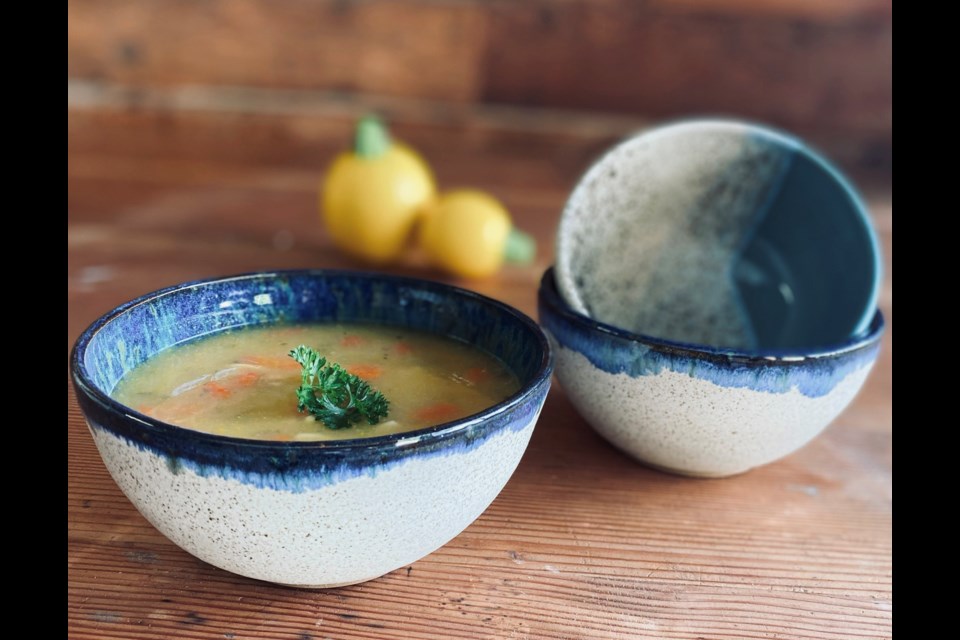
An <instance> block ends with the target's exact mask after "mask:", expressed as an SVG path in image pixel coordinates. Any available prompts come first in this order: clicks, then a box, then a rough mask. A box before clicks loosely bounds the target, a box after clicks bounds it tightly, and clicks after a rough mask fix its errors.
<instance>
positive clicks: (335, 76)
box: [67, 0, 486, 101]
mask: <svg viewBox="0 0 960 640" xmlns="http://www.w3.org/2000/svg"><path fill="white" fill-rule="evenodd" d="M67 7H68V13H67V25H68V31H67V46H68V49H69V55H68V57H67V69H68V73H69V74H70V75H71V76H75V77H86V78H100V79H109V80H111V81H115V82H122V83H134V84H205V83H214V84H227V85H241V86H243V85H254V86H277V87H302V88H317V87H324V88H327V89H335V90H337V91H344V92H349V91H359V92H364V91H371V92H375V93H384V94H393V95H413V96H419V97H423V98H430V99H444V100H458V101H466V100H470V99H472V98H473V97H474V96H476V95H477V93H478V91H479V88H478V87H477V80H478V77H477V74H476V72H475V69H476V68H477V67H478V66H479V63H480V60H481V58H482V55H483V51H484V47H485V44H486V41H485V35H486V33H485V24H486V18H485V16H484V14H483V12H482V11H480V10H479V8H478V7H475V6H473V5H471V4H469V3H449V4H444V3H437V2H429V1H422V0H421V1H417V2H407V3H395V2H353V1H349V0H348V1H329V2H303V1H300V0H295V1H289V0H284V1H280V2H276V1H268V0H229V1H226V0H203V1H201V2H192V1H189V0H174V1H168V0H163V1H147V2H136V3H130V2H122V1H117V0H77V1H74V2H69V3H68V5H67Z"/></svg>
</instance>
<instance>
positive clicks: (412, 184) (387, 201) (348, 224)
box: [320, 116, 437, 263]
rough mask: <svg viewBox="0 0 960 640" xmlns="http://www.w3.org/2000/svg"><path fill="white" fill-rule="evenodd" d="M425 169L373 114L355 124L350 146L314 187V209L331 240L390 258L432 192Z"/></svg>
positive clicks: (363, 254) (367, 255) (381, 259)
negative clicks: (316, 193) (317, 191)
mask: <svg viewBox="0 0 960 640" xmlns="http://www.w3.org/2000/svg"><path fill="white" fill-rule="evenodd" d="M436 192H437V188H436V183H435V181H434V178H433V173H432V172H431V171H430V167H429V166H427V163H426V162H425V161H424V160H423V158H421V157H420V155H419V154H417V152H415V151H414V150H413V149H411V148H410V147H408V146H406V145H404V144H402V143H399V142H395V141H392V140H391V139H390V136H389V133H388V132H387V130H386V128H385V127H384V126H383V124H382V123H381V122H380V121H379V120H378V119H377V118H375V117H373V116H366V117H364V118H362V119H361V120H360V121H359V122H358V123H357V131H356V139H355V146H354V149H353V150H352V151H345V152H343V153H341V154H340V155H339V156H337V157H336V158H335V159H334V161H333V164H332V165H331V166H330V169H329V170H328V171H327V174H326V177H325V178H324V180H323V184H322V186H321V190H320V210H321V215H322V218H323V221H324V224H325V225H326V227H327V230H328V231H329V233H330V236H331V237H332V239H333V241H334V243H335V244H336V245H337V246H338V247H340V248H341V249H343V250H344V251H346V252H348V253H350V254H352V255H354V256H357V257H359V258H363V259H366V260H369V261H371V262H374V263H385V262H390V261H392V260H394V259H396V258H397V257H398V256H399V255H400V253H401V251H402V250H403V247H404V244H405V243H406V240H407V238H408V237H409V235H410V233H411V231H412V229H413V226H414V223H415V222H416V219H417V216H418V215H419V214H420V212H421V210H422V207H423V206H424V205H425V204H426V203H427V202H429V201H430V200H431V199H433V198H434V197H435V196H436Z"/></svg>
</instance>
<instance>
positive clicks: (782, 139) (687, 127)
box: [553, 116, 884, 353]
mask: <svg viewBox="0 0 960 640" xmlns="http://www.w3.org/2000/svg"><path fill="white" fill-rule="evenodd" d="M703 131H707V132H720V133H724V134H731V135H740V134H744V133H746V134H749V135H754V136H757V137H761V138H765V139H767V140H772V141H774V142H776V143H777V144H779V145H780V146H782V147H784V148H786V149H791V150H793V152H795V153H802V154H804V155H805V156H806V157H807V158H809V159H810V160H811V161H813V162H814V163H815V164H816V165H817V166H818V167H819V168H820V169H821V170H823V171H824V173H826V174H827V175H828V176H829V177H830V178H831V179H832V180H833V181H834V182H835V183H836V184H837V185H839V186H840V188H841V189H842V190H843V192H844V194H845V195H846V196H847V198H848V199H849V200H850V203H851V204H852V208H853V209H854V210H855V212H856V216H855V220H856V221H857V222H858V223H859V225H860V227H861V229H862V231H863V232H864V234H865V235H866V239H867V245H868V246H869V249H870V254H871V255H870V257H871V260H870V263H871V264H870V266H871V271H872V279H871V282H870V295H869V298H868V303H867V304H866V305H865V306H864V308H863V310H862V312H861V313H860V315H859V316H858V317H857V321H856V323H855V325H854V329H853V332H854V334H855V335H860V334H861V333H864V332H867V333H870V332H872V331H873V329H874V322H875V319H876V318H875V314H874V313H872V312H871V309H877V308H879V302H878V301H879V299H880V292H881V290H882V288H883V278H884V263H883V250H882V249H881V246H880V239H879V235H878V234H877V230H876V228H875V227H874V224H873V220H872V218H871V216H870V208H869V207H868V206H867V204H866V201H865V200H864V198H863V196H862V195H861V194H860V192H859V190H858V189H857V188H856V187H855V186H854V184H853V181H852V180H851V179H850V178H848V177H847V176H846V175H844V174H843V172H841V171H840V169H839V168H838V167H837V166H836V165H835V164H834V163H833V162H832V161H831V160H829V159H828V158H827V156H826V155H824V154H823V153H822V152H820V151H819V150H818V149H817V148H816V147H814V146H812V145H811V144H810V143H808V142H806V141H805V140H803V139H801V138H799V137H797V136H796V135H793V134H791V133H789V132H787V131H785V130H783V129H779V128H777V127H775V126H772V125H769V124H766V123H762V122H758V121H750V120H745V119H739V118H732V117H722V116H692V117H683V118H678V119H674V120H668V121H665V122H663V123H660V124H655V125H653V126H651V127H646V128H642V129H639V130H637V131H634V132H633V133H630V134H628V135H627V136H626V137H624V138H622V139H621V140H619V141H618V142H616V143H614V144H613V145H612V146H610V147H608V148H607V149H605V150H604V151H603V152H601V154H600V155H599V156H597V157H596V158H594V159H593V161H591V163H590V166H589V167H588V168H587V169H586V170H585V171H584V172H583V173H582V174H581V175H580V176H579V177H578V178H577V181H576V184H575V186H574V187H573V189H572V190H571V191H570V194H569V195H568V196H567V199H566V201H565V202H564V204H563V208H562V209H561V213H560V218H559V220H558V221H557V233H556V238H555V241H554V245H555V246H554V252H555V254H556V257H557V259H556V262H560V261H561V259H562V257H563V256H565V255H567V254H566V253H564V251H563V249H564V247H563V246H561V244H562V243H561V238H563V237H564V235H565V234H563V233H561V229H562V228H563V227H564V226H565V225H569V224H571V222H570V221H571V219H572V217H573V213H572V210H573V206H574V202H575V201H577V200H579V199H582V197H583V194H584V193H585V192H586V191H587V190H588V189H589V188H590V186H591V185H592V184H593V182H594V181H595V180H596V179H597V176H599V175H600V174H601V173H603V172H604V171H605V170H606V169H607V167H606V166H605V164H604V163H606V162H607V161H608V160H609V159H610V158H611V157H613V155H614V154H616V153H618V152H620V151H621V150H622V149H626V148H629V147H632V146H635V145H637V144H641V143H643V144H646V143H649V142H650V141H652V140H657V139H659V138H663V137H669V136H673V135H677V134H680V135H683V134H689V133H691V132H693V133H696V132H703ZM553 266H554V267H555V266H556V263H555V264H554V265H553ZM574 293H575V294H576V296H577V298H578V300H577V303H578V304H580V305H581V306H583V307H584V308H586V305H585V304H584V301H583V299H582V296H581V295H580V292H579V291H578V290H575V291H574ZM678 344H683V343H678ZM693 346H697V345H695V344H694V345H693ZM758 353H759V352H758Z"/></svg>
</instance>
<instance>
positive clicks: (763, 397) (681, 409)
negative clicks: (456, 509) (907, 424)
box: [539, 269, 883, 477]
mask: <svg viewBox="0 0 960 640" xmlns="http://www.w3.org/2000/svg"><path fill="white" fill-rule="evenodd" d="M539 313H540V322H541V324H542V325H543V327H544V329H545V331H546V332H547V335H548V337H549V338H550V341H551V345H552V349H553V352H554V357H555V360H556V376H557V380H558V381H559V382H560V384H561V385H562V386H563V388H564V391H565V392H566V394H567V395H568V397H569V398H570V400H571V402H572V403H573V404H574V406H575V407H576V408H577V410H578V411H579V412H580V414H581V415H582V416H583V417H584V418H585V419H586V420H587V422H588V423H589V424H590V425H591V426H592V427H593V428H594V429H595V430H596V431H597V432H598V433H599V434H600V435H601V436H603V437H604V438H605V439H607V440H608V441H609V442H611V443H612V444H613V445H615V446H616V447H618V448H619V449H621V450H622V451H624V452H626V453H627V454H629V455H631V456H632V457H634V458H636V459H637V460H639V461H641V462H643V463H644V464H647V465H650V466H653V467H656V468H658V469H661V470H664V471H670V472H673V473H678V474H683V475H690V476H703V477H722V476H729V475H734V474H738V473H742V472H744V471H748V470H749V469H752V468H754V467H756V466H759V465H763V464H767V463H769V462H773V461H774V460H778V459H780V458H782V457H784V456H786V455H788V454H790V453H792V452H794V451H796V450H797V449H799V448H800V447H802V446H804V445H805V444H807V443H808V442H810V441H811V440H812V439H813V438H814V437H816V436H817V434H819V433H820V432H821V431H823V430H824V429H825V428H826V427H827V425H829V424H830V422H832V421H833V420H834V418H836V417H837V416H838V415H839V414H840V413H841V412H842V411H843V410H844V408H845V407H846V406H847V405H848V404H849V403H850V401H851V400H852V399H853V397H854V396H855V395H856V393H857V392H858V391H859V390H860V388H861V387H862V386H863V383H864V381H865V380H866V378H867V375H868V373H869V372H870V370H871V368H872V366H873V363H874V362H875V360H876V357H877V353H878V350H879V340H880V336H881V334H882V332H883V319H882V316H881V315H880V313H879V311H878V312H877V313H876V314H875V316H874V320H873V323H872V325H871V327H870V329H869V331H868V333H867V334H864V335H862V336H859V337H858V338H856V339H852V340H850V341H849V342H847V343H845V344H842V345H838V346H837V347H836V348H833V349H825V350H823V351H821V352H818V353H811V354H808V355H805V356H801V355H796V354H795V355H788V354H780V355H776V356H775V355H772V354H767V355H758V354H753V355H751V354H746V353H735V352H729V351H728V352H725V351H721V350H716V349H711V348H708V347H702V348H698V347H695V346H692V345H687V344H680V343H672V342H669V341H664V340H659V339H655V338H650V337H648V336H643V335H639V334H632V333H630V332H626V331H623V330H620V329H618V328H615V327H611V326H609V325H604V324H602V323H598V322H595V321H594V320H592V319H590V318H588V317H586V316H584V315H583V314H580V313H578V312H576V311H574V310H573V309H571V308H570V307H569V305H567V304H566V302H565V301H564V300H562V299H561V297H560V295H559V293H558V291H557V288H556V284H555V282H554V279H553V270H552V269H551V270H548V271H547V273H546V274H545V275H544V278H543V281H542V282H541V285H540V296H539Z"/></svg>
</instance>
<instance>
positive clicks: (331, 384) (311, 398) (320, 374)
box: [290, 345, 390, 429]
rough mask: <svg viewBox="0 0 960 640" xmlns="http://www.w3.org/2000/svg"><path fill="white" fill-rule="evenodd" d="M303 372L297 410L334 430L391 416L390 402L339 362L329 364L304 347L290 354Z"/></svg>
mask: <svg viewBox="0 0 960 640" xmlns="http://www.w3.org/2000/svg"><path fill="white" fill-rule="evenodd" d="M290 357H291V358H293V359H294V360H296V361H297V362H298V363H299V364H300V366H301V367H303V371H302V372H301V381H300V386H299V387H297V409H299V410H300V412H301V413H302V412H303V411H304V410H307V411H309V412H310V413H311V414H313V417H314V418H316V419H317V420H319V421H320V422H322V423H323V424H325V425H326V426H327V427H328V428H330V429H347V428H349V427H352V426H353V425H355V424H356V423H358V422H360V420H366V421H367V422H368V423H370V424H377V423H378V422H379V421H380V420H381V419H382V418H385V417H386V416H387V411H389V409H390V402H389V401H388V400H387V399H386V398H384V397H383V394H382V393H380V392H379V391H377V390H376V389H374V388H372V387H371V386H370V385H369V384H367V383H366V382H365V381H363V380H362V379H361V378H359V377H357V376H355V375H353V374H352V373H349V372H347V371H346V370H345V369H344V368H343V367H341V366H340V365H339V364H337V363H335V362H329V363H328V362H327V359H326V358H324V357H323V356H321V355H320V354H319V353H317V351H315V350H314V349H311V348H310V347H308V346H305V345H300V346H298V347H297V348H296V349H292V350H291V351H290Z"/></svg>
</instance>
